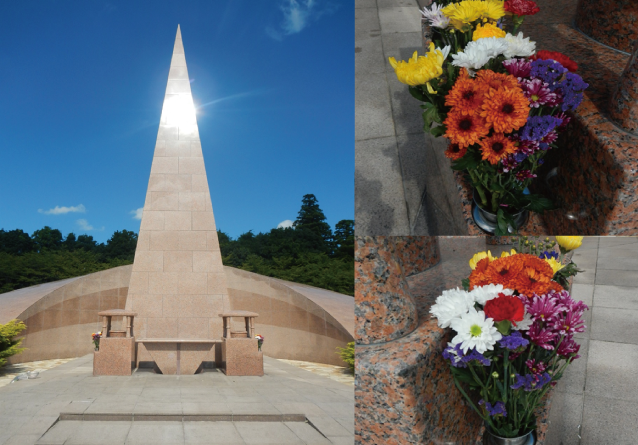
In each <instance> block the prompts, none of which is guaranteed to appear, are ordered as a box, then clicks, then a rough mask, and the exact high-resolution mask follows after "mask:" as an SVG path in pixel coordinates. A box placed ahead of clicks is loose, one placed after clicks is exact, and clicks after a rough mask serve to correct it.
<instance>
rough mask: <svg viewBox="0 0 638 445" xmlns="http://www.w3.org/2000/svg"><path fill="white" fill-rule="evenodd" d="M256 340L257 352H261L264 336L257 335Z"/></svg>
mask: <svg viewBox="0 0 638 445" xmlns="http://www.w3.org/2000/svg"><path fill="white" fill-rule="evenodd" d="M255 338H256V339H257V350H258V351H261V345H263V344H264V336H263V335H259V334H257V335H255Z"/></svg>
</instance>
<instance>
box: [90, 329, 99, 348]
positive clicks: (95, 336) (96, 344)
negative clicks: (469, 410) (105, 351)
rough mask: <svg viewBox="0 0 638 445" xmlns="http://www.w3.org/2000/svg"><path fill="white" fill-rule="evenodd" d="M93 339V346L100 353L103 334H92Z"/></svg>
mask: <svg viewBox="0 0 638 445" xmlns="http://www.w3.org/2000/svg"><path fill="white" fill-rule="evenodd" d="M91 338H92V339H93V346H94V347H95V350H96V351H98V350H99V349H100V338H102V332H101V331H100V332H94V333H93V334H91Z"/></svg>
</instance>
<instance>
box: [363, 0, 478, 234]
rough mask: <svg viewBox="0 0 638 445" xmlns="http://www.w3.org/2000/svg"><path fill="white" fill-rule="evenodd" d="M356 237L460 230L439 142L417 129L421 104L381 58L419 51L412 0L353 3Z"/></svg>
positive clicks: (458, 208)
mask: <svg viewBox="0 0 638 445" xmlns="http://www.w3.org/2000/svg"><path fill="white" fill-rule="evenodd" d="M355 8H356V9H355V218H356V221H357V227H356V232H357V235H463V234H466V233H467V227H466V225H465V222H464V220H463V216H462V214H461V203H460V198H459V197H458V192H457V188H456V187H457V186H456V182H455V181H454V178H453V176H452V171H451V169H450V162H449V160H448V159H447V158H445V156H444V155H443V152H444V150H445V148H446V146H447V145H446V142H445V140H444V139H443V138H434V137H432V136H430V135H426V134H425V133H424V132H423V120H422V118H421V113H422V110H421V108H420V107H419V106H420V102H419V101H417V100H416V99H414V98H413V97H412V96H410V93H409V92H408V87H407V85H404V84H402V83H400V82H399V81H398V80H397V79H396V76H395V74H394V70H393V69H392V66H390V64H389V63H388V57H394V58H396V59H397V60H400V59H401V60H407V59H408V58H410V57H411V56H412V53H414V51H419V54H420V55H423V48H422V38H421V13H420V12H419V6H418V4H417V1H416V0H356V1H355Z"/></svg>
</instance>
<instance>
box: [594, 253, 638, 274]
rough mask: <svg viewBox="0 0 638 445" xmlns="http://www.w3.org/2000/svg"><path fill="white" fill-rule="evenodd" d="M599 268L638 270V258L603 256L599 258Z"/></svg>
mask: <svg viewBox="0 0 638 445" xmlns="http://www.w3.org/2000/svg"><path fill="white" fill-rule="evenodd" d="M598 269H599V270H602V269H615V270H631V271H634V272H636V271H638V258H622V257H615V256H611V257H601V258H598Z"/></svg>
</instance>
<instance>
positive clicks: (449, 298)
mask: <svg viewBox="0 0 638 445" xmlns="http://www.w3.org/2000/svg"><path fill="white" fill-rule="evenodd" d="M472 306H474V298H472V297H471V296H470V294H469V292H465V291H464V290H461V289H459V288H458V287H457V288H456V289H450V290H444V291H443V294H441V296H439V297H438V298H437V299H436V303H435V304H433V305H432V307H431V308H430V313H431V314H432V315H433V316H435V317H436V318H437V322H438V325H439V327H440V328H447V327H449V326H450V323H451V322H452V320H455V319H458V318H460V317H461V316H462V315H463V314H466V313H467V311H468V310H469V309H470V308H471V307H472Z"/></svg>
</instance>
